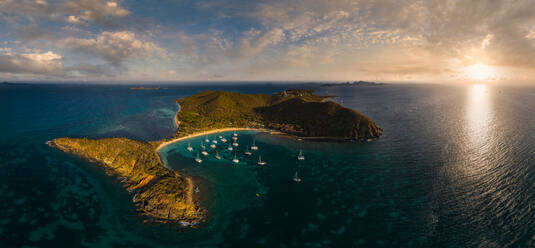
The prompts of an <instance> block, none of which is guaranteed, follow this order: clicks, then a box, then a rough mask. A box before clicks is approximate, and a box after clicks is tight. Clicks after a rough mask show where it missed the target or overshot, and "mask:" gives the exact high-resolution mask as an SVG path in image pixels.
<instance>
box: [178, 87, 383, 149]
mask: <svg viewBox="0 0 535 248" xmlns="http://www.w3.org/2000/svg"><path fill="white" fill-rule="evenodd" d="M330 98H331V97H330V96H318V95H315V94H313V91H312V90H304V89H291V90H286V91H283V92H280V93H277V94H273V95H267V94H242V93H236V92H226V91H204V92H201V93H199V94H196V95H193V96H189V97H186V98H181V99H178V100H176V102H177V103H178V104H179V105H180V111H179V112H178V113H177V115H176V118H175V121H176V122H177V126H178V131H177V133H176V136H177V137H181V136H185V135H191V134H194V133H200V132H205V131H208V130H211V129H220V128H232V127H236V128H238V127H250V128H262V129H274V130H277V131H280V132H283V133H286V134H292V135H295V136H299V137H300V138H306V139H334V140H368V139H374V138H378V137H379V136H381V134H382V129H381V128H379V127H377V125H376V124H375V122H373V121H372V120H371V119H370V118H368V117H367V116H365V115H363V114H361V113H359V112H357V111H355V110H352V109H349V108H345V107H343V106H342V105H340V104H338V103H335V102H333V101H328V100H329V99H330Z"/></svg>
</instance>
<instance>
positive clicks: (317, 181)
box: [0, 82, 535, 247]
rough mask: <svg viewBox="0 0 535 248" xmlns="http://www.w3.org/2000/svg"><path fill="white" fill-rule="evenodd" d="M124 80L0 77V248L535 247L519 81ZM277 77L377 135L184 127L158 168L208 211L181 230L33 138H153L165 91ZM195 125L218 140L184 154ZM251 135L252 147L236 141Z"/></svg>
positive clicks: (530, 124)
mask: <svg viewBox="0 0 535 248" xmlns="http://www.w3.org/2000/svg"><path fill="white" fill-rule="evenodd" d="M130 87H132V86H125V85H80V84H31V83H30V84H20V85H0V110H1V111H0V113H1V114H2V119H1V120H2V121H0V179H1V180H2V182H1V183H0V247H535V158H534V157H535V87H520V86H518V87H517V86H508V87H505V86H491V85H484V84H477V85H466V86H446V85H432V84H418V85H399V84H389V85H383V86H366V87H350V86H336V87H321V86H319V85H314V84H302V85H300V84H293V83H292V84H271V83H261V82H257V83H251V84H225V85H207V84H203V85H194V84H192V85H180V86H179V85H165V86H163V87H166V88H167V89H166V90H164V89H160V90H130ZM292 87H306V88H311V89H314V90H315V91H316V93H318V94H325V95H334V96H337V97H335V98H333V100H334V101H336V102H339V103H341V104H343V105H344V106H346V107H349V108H352V109H355V110H357V111H359V112H361V113H363V114H365V115H367V116H369V117H370V118H371V119H373V120H374V121H375V122H376V123H377V125H378V126H379V127H381V128H383V130H384V132H383V136H382V137H381V138H380V139H378V140H374V141H371V142H355V143H340V142H318V141H300V140H295V139H289V138H286V137H281V136H277V135H270V134H267V133H257V132H251V131H246V132H239V133H238V143H239V147H237V148H235V149H234V150H233V151H228V150H227V145H226V144H222V142H220V139H219V138H218V137H217V136H219V135H222V136H225V137H226V138H227V139H229V140H230V137H231V136H232V133H221V134H217V135H210V136H209V137H197V138H193V139H190V140H189V143H190V144H191V146H192V147H193V148H194V149H195V151H194V152H189V151H187V149H186V147H187V145H188V142H187V141H185V142H179V143H175V144H172V145H169V146H167V147H165V148H164V149H162V150H161V151H160V155H161V156H162V158H163V159H164V161H165V162H166V165H167V166H168V167H170V168H172V169H174V170H177V171H179V172H180V173H182V174H185V175H188V176H191V177H192V178H193V180H194V181H195V183H196V185H197V186H198V190H197V193H196V198H197V199H198V200H199V202H200V203H201V205H202V206H203V207H204V208H206V209H207V210H208V212H209V215H208V219H207V222H206V223H205V224H204V225H203V226H202V227H201V228H199V229H195V230H189V231H177V230H176V229H175V228H173V227H172V226H166V225H155V224H143V222H142V220H141V219H140V218H139V217H138V216H137V215H136V212H135V209H134V206H133V204H132V196H131V195H129V194H128V193H127V192H126V191H125V190H124V189H123V188H122V187H121V185H120V183H119V182H118V181H117V180H116V179H115V178H112V177H109V176H107V175H106V174H105V172H104V171H103V170H102V169H101V168H100V167H99V166H98V165H96V164H94V163H91V162H88V161H85V160H83V159H80V158H78V157H76V156H73V155H70V154H65V153H63V152H60V151H58V150H56V149H54V148H50V147H48V146H47V145H46V144H45V142H46V141H48V140H51V139H54V138H57V137H66V136H68V137H90V138H102V137H127V138H131V139H136V140H141V141H151V140H160V139H163V138H169V137H171V136H172V135H173V133H174V132H175V129H176V126H175V124H174V122H173V117H174V115H175V113H176V111H177V109H178V106H177V105H176V104H175V103H174V101H173V100H174V99H177V98H180V97H185V96H188V95H192V94H195V93H199V92H201V91H203V90H208V89H210V90H228V91H236V92H242V93H266V94H271V93H276V92H280V91H282V90H284V89H288V88H292ZM205 138H208V139H210V140H214V139H216V140H218V141H219V143H218V144H217V146H216V148H215V149H213V148H209V147H208V145H207V144H206V145H207V151H208V152H209V155H208V156H206V157H204V156H202V155H201V156H202V157H201V158H202V159H203V160H204V161H203V163H201V164H198V163H196V162H195V161H194V158H195V157H196V151H197V150H198V149H200V144H201V142H202V141H203V140H204V139H205ZM253 140H254V142H255V144H256V145H257V146H258V147H259V149H258V150H257V151H252V155H246V154H244V151H245V149H246V147H247V146H249V145H251V144H252V142H253ZM215 150H217V151H218V153H219V155H221V157H222V159H221V160H218V159H216V158H215V157H214V154H215ZM299 150H302V151H303V155H304V156H305V160H303V161H298V160H297V159H296V157H297V154H298V153H299ZM235 155H236V157H237V158H238V159H239V160H240V162H239V163H238V164H234V163H232V162H231V160H232V159H233V158H234V156H235ZM259 155H261V156H262V160H263V161H266V163H267V164H266V165H265V166H258V165H257V160H258V156H259ZM296 172H297V173H298V176H299V178H300V179H301V182H295V181H293V180H292V179H293V178H294V176H295V174H296Z"/></svg>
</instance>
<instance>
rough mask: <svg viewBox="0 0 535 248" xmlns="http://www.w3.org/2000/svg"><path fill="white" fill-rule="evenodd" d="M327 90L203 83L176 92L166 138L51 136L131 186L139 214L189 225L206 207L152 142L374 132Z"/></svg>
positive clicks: (368, 135) (377, 132) (357, 136)
mask: <svg viewBox="0 0 535 248" xmlns="http://www.w3.org/2000/svg"><path fill="white" fill-rule="evenodd" d="M329 98H330V97H329V96H318V95H314V94H313V92H312V91H310V90H301V89H292V90H286V91H283V92H280V93H277V94H273V95H266V94H241V93H234V92H225V91H204V92H201V93H199V94H196V95H192V96H189V97H186V98H181V99H177V100H176V102H177V103H178V104H179V106H180V109H179V111H178V112H177V114H176V116H175V123H176V124H177V126H178V128H177V132H176V134H175V138H174V139H172V140H164V141H159V142H140V141H135V140H130V139H126V138H104V139H88V138H57V139H54V140H52V141H49V142H47V144H48V145H50V146H52V147H56V148H58V149H59V150H61V151H64V152H68V153H72V154H75V155H77V156H80V157H83V158H86V159H88V160H90V161H94V162H97V163H98V164H99V165H101V166H102V167H103V168H104V169H105V170H106V172H107V173H108V174H109V175H113V176H115V177H117V178H118V179H119V180H120V181H121V182H122V183H123V185H124V187H125V188H126V190H128V191H129V192H131V193H132V194H133V202H134V204H135V207H136V209H137V211H138V212H139V213H140V215H141V216H143V217H144V219H145V221H147V222H159V223H177V224H181V225H185V226H197V225H198V224H199V223H201V222H203V221H204V219H205V217H206V211H205V210H204V209H202V208H201V207H199V206H198V204H197V203H196V202H195V201H194V199H193V198H194V197H193V188H194V185H193V181H192V180H191V179H190V178H188V177H185V176H184V175H180V174H178V173H177V172H175V171H172V170H170V169H168V168H166V167H165V166H164V164H163V163H162V161H161V159H160V157H159V154H158V150H159V149H161V148H162V147H165V146H167V145H169V144H171V143H174V142H177V141H180V140H183V139H187V138H190V137H193V136H198V135H204V134H205V133H212V132H219V131H229V130H244V129H258V130H267V129H275V130H278V131H280V132H283V133H288V134H293V135H296V136H300V137H309V138H310V137H311V138H327V139H337V140H362V139H372V138H378V137H379V136H381V134H382V130H381V129H380V128H379V127H377V126H376V124H375V123H374V122H373V121H372V120H371V119H370V118H368V117H366V116H364V115H362V114H360V113H358V112H356V111H354V110H352V109H348V108H345V107H343V106H341V105H339V104H337V103H335V102H332V101H328V100H329Z"/></svg>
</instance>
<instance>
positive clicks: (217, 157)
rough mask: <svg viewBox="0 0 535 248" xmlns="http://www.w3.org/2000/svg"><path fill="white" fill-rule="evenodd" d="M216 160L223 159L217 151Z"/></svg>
mask: <svg viewBox="0 0 535 248" xmlns="http://www.w3.org/2000/svg"><path fill="white" fill-rule="evenodd" d="M215 158H216V159H218V160H219V159H221V156H219V152H217V151H215Z"/></svg>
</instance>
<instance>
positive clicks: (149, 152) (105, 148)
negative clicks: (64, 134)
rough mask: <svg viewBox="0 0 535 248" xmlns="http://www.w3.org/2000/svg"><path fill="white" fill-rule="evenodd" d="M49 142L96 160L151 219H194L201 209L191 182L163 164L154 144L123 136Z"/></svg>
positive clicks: (202, 214) (200, 213) (147, 217)
mask: <svg viewBox="0 0 535 248" xmlns="http://www.w3.org/2000/svg"><path fill="white" fill-rule="evenodd" d="M48 144H49V145H50V146H54V147H57V148H58V149H60V150H62V151H64V152H69V153H72V154H75V155H78V156H80V157H84V158H87V159H89V160H91V161H96V162H99V164H100V165H102V166H103V167H104V168H105V169H106V171H107V172H108V173H109V174H112V175H115V176H117V178H120V179H121V182H122V183H123V185H124V187H125V188H126V189H127V190H128V191H129V192H131V193H133V194H134V198H133V202H134V204H135V206H136V209H137V210H138V212H140V214H141V215H143V216H144V217H145V218H146V219H147V220H149V221H152V222H163V223H173V222H187V223H197V222H199V221H201V220H202V219H203V217H204V211H203V210H201V209H199V208H198V207H196V206H195V204H194V202H193V200H192V197H191V194H192V191H193V190H192V188H193V185H192V182H191V180H190V179H188V178H184V177H181V176H179V175H178V173H176V172H173V171H171V170H169V169H167V168H165V167H164V166H163V164H162V163H161V162H160V159H159V157H158V154H157V153H156V151H155V146H154V145H153V144H151V143H144V142H139V141H134V140H130V139H126V138H106V139H98V140H92V139H87V138H81V139H75V138H58V139H55V140H52V141H50V142H49V143H48Z"/></svg>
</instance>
